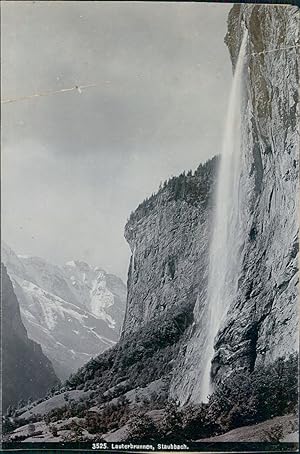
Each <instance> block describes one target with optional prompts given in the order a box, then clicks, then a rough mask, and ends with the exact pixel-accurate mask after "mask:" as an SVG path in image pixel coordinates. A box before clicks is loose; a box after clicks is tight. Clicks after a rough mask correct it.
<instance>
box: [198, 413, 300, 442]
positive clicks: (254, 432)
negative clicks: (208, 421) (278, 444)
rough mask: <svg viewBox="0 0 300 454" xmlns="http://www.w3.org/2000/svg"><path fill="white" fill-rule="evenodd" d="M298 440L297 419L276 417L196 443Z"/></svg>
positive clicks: (292, 416)
mask: <svg viewBox="0 0 300 454" xmlns="http://www.w3.org/2000/svg"><path fill="white" fill-rule="evenodd" d="M298 440H299V431H298V417H297V416H296V415H292V414H291V415H285V416H277V417H276V418H272V419H268V420H267V421H263V422H261V423H258V424H254V425H251V426H244V427H238V428H237V429H233V430H230V431H229V432H226V433H224V434H222V435H218V436H215V437H211V438H202V439H201V440H197V441H212V442H247V441H251V442H252V441H253V442H264V441H282V442H297V441H298Z"/></svg>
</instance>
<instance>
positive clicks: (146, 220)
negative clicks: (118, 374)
mask: <svg viewBox="0 0 300 454" xmlns="http://www.w3.org/2000/svg"><path fill="white" fill-rule="evenodd" d="M216 163H217V159H216V158H214V159H212V160H210V161H208V162H207V163H205V164H203V165H200V166H199V168H198V169H197V170H196V171H195V173H194V174H192V173H191V172H189V173H188V174H187V175H185V174H182V175H180V176H179V177H174V178H172V179H171V180H169V181H168V182H166V183H165V184H164V186H163V187H162V188H161V189H160V190H159V191H158V193H157V194H155V195H153V196H152V197H151V198H150V199H149V200H146V201H144V202H143V203H142V204H141V205H140V206H139V207H138V208H137V210H136V211H135V212H134V213H133V214H132V215H131V216H130V218H129V221H128V223H127V225H126V227H125V238H126V239H127V241H128V243H129V246H130V249H131V251H132V256H131V260H130V266H129V271H128V282H127V291H128V295H127V308H126V315H125V321H124V325H123V334H128V333H130V332H132V331H135V330H137V329H139V328H140V327H141V326H143V325H145V324H147V323H148V322H149V320H151V319H153V318H155V317H160V316H163V314H164V313H165V312H166V311H168V310H170V309H172V307H174V306H177V305H187V306H189V307H190V308H191V310H193V307H194V305H195V302H196V299H197V297H198V294H199V292H201V291H203V290H205V286H206V284H205V281H206V279H207V258H208V243H209V232H210V212H211V206H212V198H211V195H212V192H213V183H214V177H215V170H216Z"/></svg>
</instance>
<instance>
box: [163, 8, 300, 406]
mask: <svg viewBox="0 0 300 454" xmlns="http://www.w3.org/2000/svg"><path fill="white" fill-rule="evenodd" d="M245 29H247V30H248V43H247V55H246V62H245V64H246V71H245V73H244V74H245V80H244V94H245V105H244V107H243V109H244V113H243V126H242V150H241V153H242V170H241V187H242V188H243V198H242V199H241V202H240V204H241V205H240V213H241V225H240V228H241V229H242V231H243V237H244V244H243V247H242V250H241V268H240V271H239V286H238V292H237V294H236V295H233V298H232V302H231V306H230V308H229V311H228V313H227V317H226V319H225V321H224V323H223V325H222V326H221V329H220V331H219V334H218V336H217V338H216V341H215V356H214V359H213V362H212V379H213V381H214V382H217V381H219V380H222V379H223V378H224V377H225V376H226V375H228V374H230V373H231V372H232V371H234V370H235V371H236V370H241V369H244V370H249V371H251V370H253V369H254V368H256V367H259V366H260V365H261V364H263V363H270V362H273V361H274V360H275V359H276V358H278V357H281V356H287V355H288V354H289V353H292V352H293V351H295V350H297V349H298V337H297V336H298V313H297V295H298V289H297V286H298V280H299V276H298V249H299V245H298V215H297V205H298V200H297V194H298V179H299V156H298V154H299V129H298V124H299V116H298V87H299V78H298V60H299V10H297V9H296V8H295V7H289V6H286V7H282V6H274V5H272V6H267V5H255V6H254V5H235V6H234V7H233V8H232V10H231V12H230V14H229V20H228V30H229V31H228V34H227V36H226V43H227V45H228V48H229V51H230V55H231V59H232V63H233V67H234V66H235V63H236V60H237V55H238V51H239V48H240V44H241V40H242V37H243V33H244V31H245ZM297 46H298V47H297ZM198 303H199V304H198V305H197V307H196V308H195V312H194V317H195V333H194V335H192V336H191V339H190V341H189V344H188V346H187V349H186V354H185V358H184V360H183V362H182V363H181V365H180V367H179V368H178V371H177V374H175V375H174V380H173V385H172V393H171V394H172V396H173V397H175V398H177V399H178V400H180V401H181V403H185V402H187V401H194V402H197V400H198V399H199V389H198V387H197V383H198V378H199V374H200V370H199V367H201V343H199V337H201V329H202V327H201V323H200V320H201V310H202V308H203V305H204V304H205V299H203V298H200V299H199V301H198Z"/></svg>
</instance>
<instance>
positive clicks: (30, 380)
mask: <svg viewBox="0 0 300 454" xmlns="http://www.w3.org/2000/svg"><path fill="white" fill-rule="evenodd" d="M1 277H2V308H1V317H2V320H1V322H2V408H3V411H5V410H6V409H7V407H8V406H9V405H15V404H17V403H18V401H19V400H20V399H23V400H26V399H28V398H29V397H30V398H32V399H37V398H39V397H42V396H44V395H45V394H46V392H47V390H48V389H49V388H51V387H53V386H54V385H56V384H57V383H58V379H57V377H56V375H55V373H54V370H53V367H52V364H51V362H50V361H49V359H48V358H47V357H46V356H45V355H44V354H43V352H42V349H41V346H40V345H39V344H37V343H36V342H34V341H32V340H30V339H28V337H27V331H26V329H25V327H24V325H23V323H22V320H21V315H20V307H19V303H18V300H17V298H16V295H15V293H14V291H13V287H12V283H11V281H10V278H9V276H8V274H7V271H6V268H5V266H3V265H2V264H1Z"/></svg>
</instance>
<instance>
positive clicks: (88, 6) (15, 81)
mask: <svg viewBox="0 0 300 454" xmlns="http://www.w3.org/2000/svg"><path fill="white" fill-rule="evenodd" d="M229 9H230V6H229V5H224V4H216V3H212V4H209V3H178V2H177V3H158V2H155V3H151V2H144V3H143V2H141V3H139V2H132V3H131V2H120V3H118V2H88V1H86V2H83V1H82V2H80V1H79V2H69V1H67V2H58V1H57V2H47V1H42V2H38V1H35V2H25V1H22V2H13V1H10V2H2V98H4V99H8V98H18V97H23V96H27V95H31V94H35V93H40V92H45V91H48V90H49V91H51V90H59V89H61V88H72V87H74V86H75V85H79V86H80V85H88V84H97V86H96V87H94V88H87V89H85V90H83V91H82V93H81V94H80V93H79V92H78V91H70V92H65V93H59V94H53V95H49V96H45V97H39V98H33V99H27V100H19V101H16V102H13V103H9V104H2V228H3V230H2V238H3V239H4V240H5V241H6V242H7V243H8V244H9V245H10V246H11V247H12V248H13V249H14V250H15V251H16V252H17V253H21V254H29V255H38V256H42V257H44V258H46V259H48V260H50V261H53V262H54V263H64V262H65V261H67V260H71V259H81V260H85V261H87V262H89V263H91V264H93V265H100V266H102V267H103V268H104V269H106V270H108V271H110V272H114V273H116V274H118V275H120V276H121V277H122V278H123V279H126V275H127V267H128V260H129V257H130V250H129V247H128V245H127V243H126V241H125V239H124V236H123V230H124V225H125V223H126V219H127V217H128V215H129V213H130V212H131V211H133V210H134V209H135V208H136V206H137V205H138V204H139V203H140V202H141V201H142V200H143V199H144V198H145V197H146V196H148V195H150V194H151V193H152V192H154V191H155V190H156V189H157V188H158V186H159V183H160V182H161V181H164V180H165V179H167V178H168V177H170V176H171V175H176V174H178V173H180V172H182V171H183V170H188V169H190V168H192V169H195V168H196V167H197V166H198V164H199V163H200V162H202V161H205V160H206V159H207V158H209V157H211V156H213V155H214V154H216V153H218V152H219V151H220V146H221V140H222V128H223V123H224V115H225V111H226V102H227V97H228V93H229V89H230V83H231V65H230V60H229V55H228V51H227V48H226V46H225V44H224V36H225V33H226V20H227V14H228V12H229Z"/></svg>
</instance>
